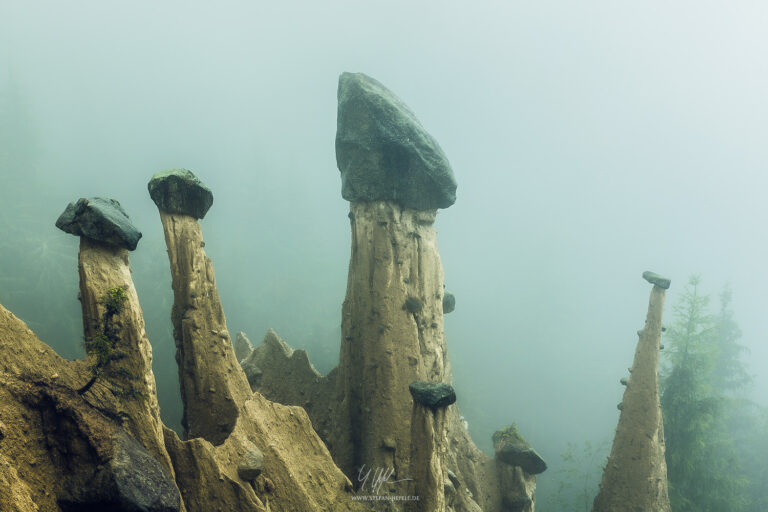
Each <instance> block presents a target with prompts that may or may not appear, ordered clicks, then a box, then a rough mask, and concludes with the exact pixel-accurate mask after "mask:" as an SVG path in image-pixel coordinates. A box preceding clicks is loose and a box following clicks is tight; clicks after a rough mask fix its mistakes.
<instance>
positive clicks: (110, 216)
mask: <svg viewBox="0 0 768 512" xmlns="http://www.w3.org/2000/svg"><path fill="white" fill-rule="evenodd" d="M56 227H57V228H59V229H60V230H62V231H64V232H66V233H71V234H73V235H75V236H84V237H86V238H90V239H91V240H95V241H98V242H103V243H105V244H109V245H113V246H115V247H123V248H125V249H128V250H129V251H133V250H134V249H136V245H138V243H139V239H140V238H141V233H140V232H139V230H137V229H136V228H135V227H134V226H133V224H132V223H131V220H130V218H128V214H127V213H125V210H123V208H122V206H120V203H118V202H117V201H115V200H114V199H105V198H103V197H91V198H90V199H85V198H81V199H79V200H78V201H77V202H76V203H69V205H68V206H67V208H66V209H65V210H64V212H63V213H62V214H61V215H60V216H59V218H58V220H57V221H56Z"/></svg>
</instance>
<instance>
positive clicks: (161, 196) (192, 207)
mask: <svg viewBox="0 0 768 512" xmlns="http://www.w3.org/2000/svg"><path fill="white" fill-rule="evenodd" d="M147 188H148V189H149V196H150V197H151V198H152V200H153V201H154V202H155V204H156V205H157V207H158V208H159V209H161V210H163V211H164V212H167V213H181V214H184V215H191V216H192V217H194V218H196V219H202V218H203V217H205V214H206V213H208V209H209V208H210V207H211V205H212V204H213V192H211V189H209V188H208V187H206V186H205V184H204V183H203V182H202V181H200V179H199V178H198V177H197V176H195V175H194V173H193V172H192V171H188V170H187V169H169V170H167V171H160V172H158V173H155V175H154V176H152V179H151V180H149V183H148V184H147Z"/></svg>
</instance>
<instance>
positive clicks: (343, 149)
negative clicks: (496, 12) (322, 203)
mask: <svg viewBox="0 0 768 512" xmlns="http://www.w3.org/2000/svg"><path fill="white" fill-rule="evenodd" d="M338 101H339V108H338V118H337V129H336V163H337V165H338V167H339V170H340V171H341V195H342V197H343V198H344V199H346V200H347V201H352V202H369V201H381V200H385V201H394V202H396V203H399V204H400V205H402V206H405V207H408V208H413V209H416V210H434V209H436V208H448V207H449V206H451V205H452V204H453V203H454V202H455V201H456V179H455V178H454V176H453V170H452V169H451V165H450V164H449V163H448V159H447V158H446V157H445V154H443V150H442V149H440V146H439V145H438V143H437V141H436V140H435V139H434V138H433V137H432V136H431V135H430V134H429V133H427V131H426V130H425V129H424V128H423V127H422V126H421V123H419V121H418V119H416V116H415V115H414V114H413V112H411V110H410V109H409V108H408V106H407V105H406V104H405V103H403V102H402V101H401V100H400V98H398V97H397V96H395V95H394V94H393V93H392V92H391V91H390V90H389V89H387V88H386V87H384V86H383V85H381V84H380V83H379V82H378V81H376V80H374V79H373V78H371V77H369V76H366V75H364V74H363V73H342V75H341V77H339V90H338Z"/></svg>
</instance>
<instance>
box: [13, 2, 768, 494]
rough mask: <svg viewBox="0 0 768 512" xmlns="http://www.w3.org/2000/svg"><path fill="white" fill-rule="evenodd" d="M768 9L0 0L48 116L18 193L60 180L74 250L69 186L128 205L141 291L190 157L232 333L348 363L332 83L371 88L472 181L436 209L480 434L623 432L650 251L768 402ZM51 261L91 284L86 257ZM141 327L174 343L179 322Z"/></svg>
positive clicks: (23, 90) (654, 264) (32, 94)
mask: <svg viewBox="0 0 768 512" xmlns="http://www.w3.org/2000/svg"><path fill="white" fill-rule="evenodd" d="M767 26H768V7H766V6H765V3H764V2H758V1H751V2H748V1H744V2H725V1H721V2H701V1H698V2H693V1H682V2H674V3H669V2H660V1H650V2H616V1H615V0H612V1H608V0H606V1H601V2H594V1H589V2H578V3H577V2H552V1H536V2H511V1H507V2H501V1H499V2H456V1H440V2H436V1H430V2H412V1H409V2H406V1H387V2H371V1H366V2H361V1H348V2H256V1H248V2H246V1H243V2H217V3H215V4H214V3H213V2H181V1H177V2H170V1H167V2H144V1H134V2H104V1H80V2H54V1H49V2H37V1H29V0H24V1H22V0H0V87H2V84H3V83H11V82H13V83H15V84H16V87H17V88H18V90H19V94H20V95H21V96H22V97H23V99H24V101H25V102H26V104H27V106H28V109H29V113H30V117H31V119H32V123H33V124H34V126H35V132H36V137H37V151H38V163H37V173H38V176H40V177H41V179H42V181H41V182H38V183H37V184H35V186H34V187H32V186H30V187H29V190H28V191H26V192H25V193H24V194H22V195H21V196H20V197H18V200H19V201H20V202H30V203H34V202H35V201H39V199H38V198H37V196H36V190H35V187H40V186H42V187H47V188H49V189H50V190H56V191H57V193H56V195H55V197H57V198H58V199H56V201H55V202H53V203H44V204H43V203H41V204H39V207H40V209H41V211H43V212H44V214H45V215H44V219H45V222H41V223H40V224H39V229H40V231H41V235H40V236H46V237H51V238H52V239H56V238H58V239H63V240H67V241H66V242H65V243H68V244H71V255H72V261H73V262H74V257H75V255H76V252H77V240H76V239H75V238H74V237H68V236H67V235H64V234H63V233H60V232H58V231H57V230H56V229H55V228H54V227H53V223H54V221H55V219H56V217H57V216H58V214H59V213H60V212H61V211H62V210H63V208H64V206H66V203H67V202H69V201H73V200H76V199H77V198H79V197H89V196H95V195H102V196H103V195H106V196H110V197H114V198H116V199H118V200H120V201H121V203H122V204H123V206H124V207H125V209H126V210H127V211H128V213H129V214H130V215H131V217H132V218H133V219H134V221H135V223H136V225H137V226H138V227H139V229H140V230H141V231H143V232H144V239H143V240H142V242H141V243H140V245H139V248H138V250H137V251H136V253H135V254H134V255H132V261H133V267H134V272H135V277H136V281H137V287H138V289H139V293H140V298H141V300H142V301H145V295H142V290H143V289H142V286H141V280H142V268H140V266H139V263H140V262H146V265H150V264H151V263H150V262H152V261H153V260H162V259H163V258H165V252H164V248H163V245H162V244H163V242H162V229H161V225H160V221H159V218H158V215H157V213H156V208H155V206H154V204H153V203H152V202H151V200H150V198H149V196H148V194H147V193H146V183H147V181H148V180H149V178H150V177H151V175H152V174H153V173H154V172H156V171H158V170H162V169H165V168H170V167H185V168H189V169H191V170H192V171H194V172H195V173H197V174H198V176H200V177H201V178H202V179H203V180H204V181H205V182H206V183H207V184H208V185H209V186H210V187H211V188H212V190H213V191H214V196H215V202H214V206H213V208H212V209H211V211H210V212H209V214H208V216H207V217H206V218H205V219H204V221H203V230H204V234H205V236H206V242H207V245H206V250H207V251H208V253H209V255H210V256H211V258H212V260H213V263H214V265H215V268H216V274H217V279H218V283H219V289H220V294H221V297H222V300H223V302H224V306H225V309H226V311H227V315H228V319H229V329H230V331H231V332H236V331H238V330H245V331H247V332H248V334H249V336H250V338H251V340H252V341H254V342H258V341H259V340H260V339H261V337H262V336H263V334H264V332H265V331H266V329H267V328H268V327H274V328H275V329H276V330H277V331H278V333H279V334H280V335H281V336H283V337H284V338H285V339H286V341H288V342H289V343H290V344H291V345H292V346H294V347H299V348H300V347H302V346H305V345H308V344H310V343H311V341H312V340H313V339H316V338H318V337H325V338H324V339H328V340H330V341H328V342H327V343H325V346H327V350H328V351H329V352H330V353H333V354H334V357H335V354H337V350H338V340H337V339H334V338H333V336H334V333H335V330H334V329H337V327H338V324H339V323H340V312H341V302H342V300H343V296H344V291H345V287H346V276H347V265H348V259H349V224H348V220H347V217H346V213H347V210H348V205H347V203H346V202H345V201H344V200H343V199H342V198H341V194H340V179H339V172H338V170H337V169H336V165H335V156H334V136H335V129H336V86H337V79H338V75H339V74H340V73H341V72H343V71H361V72H364V73H366V74H369V75H371V76H373V77H374V78H376V79H378V80H379V81H381V82H382V83H383V84H384V85H386V86H387V87H389V88H390V89H391V90H393V91H394V92H395V93H396V94H398V95H399V96H400V97H401V98H402V99H403V100H404V101H405V102H406V103H407V104H408V105H409V106H410V107H411V108H412V110H413V111H414V112H415V113H416V115H417V116H418V117H419V119H420V120H421V122H422V123H423V125H424V126H425V127H426V129H427V130H428V131H430V132H431V133H432V134H433V135H434V136H435V138H436V139H437V140H438V141H439V142H440V144H441V146H442V147H443V149H444V151H445V153H446V154H447V156H448V158H449V159H450V161H451V163H452V165H453V168H454V171H455V174H456V178H457V181H458V183H459V188H458V191H457V196H458V199H457V202H456V204H455V205H454V206H452V207H451V208H449V209H447V210H445V211H442V212H440V213H439V215H438V221H437V229H438V241H439V244H440V251H441V256H442V259H443V264H444V267H445V273H446V286H447V289H449V290H451V291H453V292H454V293H455V294H456V296H457V309H456V311H455V312H454V313H452V314H451V315H450V316H448V317H447V318H446V332H447V341H448V346H449V351H450V357H451V360H452V363H453V366H454V373H455V385H456V390H457V394H458V397H459V406H460V407H461V408H462V411H463V413H464V415H465V416H466V417H467V419H468V421H469V423H470V429H471V430H472V433H473V436H474V437H475V439H476V442H478V444H479V445H481V446H482V447H484V448H486V449H487V448H488V447H489V445H490V443H489V439H488V438H489V437H490V434H491V433H492V432H493V430H494V429H496V428H499V427H501V426H503V425H505V424H507V423H509V422H511V421H516V422H517V423H518V425H519V427H520V429H521V432H522V433H523V435H525V436H526V437H527V438H528V439H529V440H530V441H531V442H532V444H533V445H534V446H535V447H536V448H537V449H538V450H539V451H540V452H541V453H542V454H543V455H544V457H545V459H547V460H548V461H555V460H556V459H557V458H558V456H559V454H560V453H561V452H562V451H563V446H564V444H565V443H566V442H567V441H572V442H580V441H581V440H583V439H593V440H602V439H604V438H610V436H612V433H613V428H614V427H615V423H616V420H617V418H618V411H617V409H616V404H617V403H618V402H619V401H620V400H621V393H622V392H623V388H622V387H621V386H620V385H619V383H618V381H619V378H620V377H623V376H625V374H626V368H627V367H628V366H630V365H631V363H632V356H633V353H634V347H635V342H636V340H637V336H636V334H635V332H636V331H637V329H640V328H641V327H642V326H643V322H644V319H645V313H646V307H647V302H648V294H649V292H650V285H649V284H647V283H646V282H645V281H643V280H642V279H641V278H640V275H641V273H642V272H643V271H644V270H653V271H656V272H659V273H661V274H663V275H666V276H668V277H670V278H672V287H671V289H670V293H669V295H668V300H667V304H668V307H667V310H666V313H667V316H666V320H667V322H669V321H671V313H672V310H671V307H670V306H671V305H673V304H674V302H675V299H676V297H677V294H679V292H680V291H681V290H682V287H683V285H684V284H685V282H686V281H687V278H688V276H689V275H691V274H693V273H701V274H702V277H703V284H704V288H705V290H706V291H708V292H710V293H712V294H713V295H716V294H717V293H719V291H720V290H721V288H722V287H723V286H725V285H727V284H728V285H730V286H731V288H732V289H733V293H734V301H733V309H734V311H735V315H736V321H737V322H738V323H739V325H740V327H741V328H742V330H743V338H742V342H743V343H744V344H745V345H747V346H748V347H749V349H750V350H751V353H750V354H749V356H748V360H749V362H750V365H751V366H750V371H751V372H753V373H755V374H757V379H756V381H755V385H754V392H755V396H756V398H757V399H758V400H759V401H761V402H762V403H764V404H765V403H768V374H766V373H765V362H766V361H768V344H767V343H766V336H765V331H766V325H765V323H766V318H768V311H766V310H767V309H768V308H767V307H766V304H767V302H766V300H765V298H766V297H768V272H766V271H765V265H766V262H768V241H767V240H766V236H765V235H764V233H763V231H764V230H763V229H762V226H763V224H764V223H765V220H766V219H767V218H768V202H767V201H766V200H765V199H764V195H765V193H766V189H767V188H768V172H766V171H768V169H766V163H767V162H768V144H766V140H768V102H766V95H765V92H766V91H767V90H768V68H767V66H768V64H767V63H768V59H766V56H767V55H768V37H766V35H765V34H766V32H765V27H767ZM6 178H7V177H2V176H0V186H2V179H6ZM17 178H18V177H17ZM5 208H8V205H0V209H5ZM69 239H71V240H69ZM142 249H144V250H145V251H152V252H146V253H144V254H142ZM161 264H162V265H164V266H163V268H164V269H165V272H167V262H164V261H161ZM2 272H12V269H4V270H2ZM62 279H65V280H67V282H68V283H69V285H67V286H71V287H72V289H73V290H74V288H75V287H76V282H77V273H76V270H75V267H74V263H73V267H72V273H71V275H67V276H62ZM168 279H169V278H168ZM145 288H146V286H145ZM162 290H165V291H164V293H167V297H168V299H169V300H171V299H170V298H171V290H170V283H169V282H168V287H167V288H162ZM72 301H73V304H75V305H76V301H75V297H74V294H73V296H72ZM74 311H75V312H77V309H76V306H75V309H74ZM168 313H170V310H168ZM40 314H43V313H42V312H41V313H40ZM27 316H28V317H29V316H34V315H33V314H32V313H29V314H28V315H27ZM25 320H29V318H25ZM31 320H34V318H31ZM38 320H39V319H38ZM148 322H149V320H148ZM149 327H150V328H152V326H151V325H150V326H149ZM162 328H166V329H169V324H168V327H162ZM155 329H160V327H155ZM152 341H153V345H155V353H156V358H157V357H159V356H158V353H161V354H171V355H170V356H165V357H166V360H167V359H168V358H169V357H170V358H171V359H170V361H172V350H173V342H172V341H171V340H170V338H169V337H164V338H163V339H161V340H156V339H153V340H152ZM318 350H319V349H316V352H317V351H318ZM310 356H311V357H312V356H313V351H312V350H310ZM320 366H322V365H320ZM166 367H167V368H169V369H168V370H167V371H171V372H175V371H176V370H175V368H171V367H170V366H167V365H166ZM323 369H324V370H327V369H328V368H323ZM470 387H471V389H472V393H471V395H469V396H468V395H467V394H466V393H462V390H463V389H467V388H470ZM543 478H545V477H544V476H542V477H541V479H543Z"/></svg>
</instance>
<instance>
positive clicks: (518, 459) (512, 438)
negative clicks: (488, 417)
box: [493, 425, 547, 475]
mask: <svg viewBox="0 0 768 512" xmlns="http://www.w3.org/2000/svg"><path fill="white" fill-rule="evenodd" d="M493 446H494V449H495V451H496V458H497V459H498V460H499V461H501V462H503V463H505V464H509V465H510V466H519V467H520V468H522V469H523V471H525V472H526V473H528V474H530V475H538V474H539V473H543V472H544V471H546V469H547V463H546V462H544V459H542V458H541V456H540V455H539V454H538V453H536V450H534V449H533V448H532V447H531V445H530V444H528V442H527V441H526V440H525V439H523V436H521V435H520V432H518V431H517V427H516V426H515V425H510V426H508V427H506V428H504V429H502V430H498V431H497V432H495V433H494V434H493Z"/></svg>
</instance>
